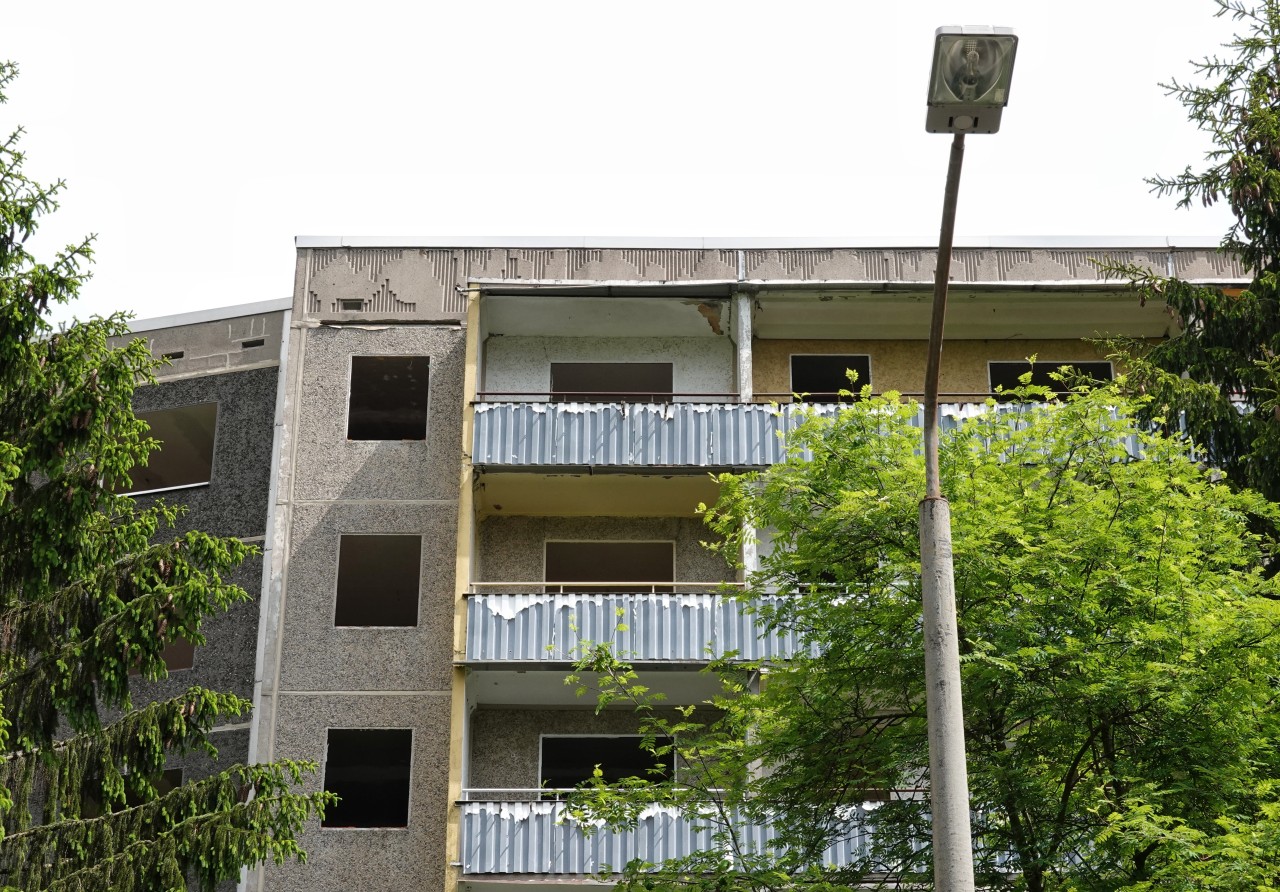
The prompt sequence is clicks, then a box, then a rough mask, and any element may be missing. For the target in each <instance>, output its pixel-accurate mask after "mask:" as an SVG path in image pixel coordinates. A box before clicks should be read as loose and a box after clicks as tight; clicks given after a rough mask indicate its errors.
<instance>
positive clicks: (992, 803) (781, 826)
mask: <svg viewBox="0 0 1280 892" xmlns="http://www.w3.org/2000/svg"><path fill="white" fill-rule="evenodd" d="M1133 409H1134V407H1133V405H1132V404H1130V403H1129V402H1128V401H1126V400H1125V399H1124V398H1122V397H1120V396H1119V395H1118V394H1116V393H1115V392H1113V391H1109V390H1100V391H1095V392H1093V393H1089V394H1083V393H1082V394H1080V395H1078V396H1076V397H1075V398H1073V399H1070V400H1067V401H1065V402H1058V401H1050V402H1048V403H1046V404H1026V405H1015V406H1011V407H1002V408H1000V409H999V410H997V408H996V407H995V406H992V407H991V409H990V411H988V412H987V413H986V414H984V415H982V416H981V417H978V418H974V419H971V420H969V421H967V422H966V423H965V424H964V426H963V427H962V428H961V429H960V430H958V431H956V432H954V433H952V434H951V435H949V436H948V437H947V438H946V439H945V441H944V443H943V451H942V459H941V460H942V473H943V484H944V491H945V492H947V493H948V494H949V496H950V499H951V505H952V510H953V524H954V551H955V568H956V595H957V602H958V609H959V623H960V636H961V640H962V643H963V644H962V663H963V668H962V671H963V684H964V696H965V726H966V737H967V741H968V756H969V771H970V784H971V788H972V797H973V800H972V801H973V808H974V823H973V832H974V842H975V846H976V850H977V859H976V864H977V870H978V873H979V885H980V886H985V887H987V888H1015V889H1024V890H1029V892H1042V890H1067V889H1070V890H1080V892H1085V890H1120V889H1127V890H1139V889H1153V890H1154V889H1183V888H1185V889H1237V888H1238V889H1242V890H1243V889H1269V888H1275V887H1276V885H1277V884H1280V868H1277V865H1278V864H1280V848H1277V841H1278V836H1277V827H1278V825H1277V822H1276V817H1277V809H1278V808H1280V806H1278V805H1277V798H1276V796H1275V787H1274V785H1275V784H1276V782H1277V781H1278V780H1280V752H1277V748H1276V746H1275V741H1276V739H1277V735H1278V734H1280V710H1277V705H1276V702H1275V701H1276V696H1277V679H1280V601H1278V600H1277V597H1280V581H1278V580H1276V579H1273V578H1268V577H1267V576H1266V574H1264V573H1263V572H1261V571H1260V569H1259V567H1260V566H1261V565H1262V563H1263V561H1264V559H1265V558H1266V557H1267V556H1268V555H1269V554H1270V553H1271V549H1272V547H1273V544H1274V543H1272V542H1270V541H1265V540H1264V539H1263V538H1261V537H1260V536H1259V535H1258V534H1257V533H1255V532H1252V531H1251V528H1250V519H1251V518H1254V517H1263V518H1266V519H1269V520H1271V521H1273V522H1274V521H1275V520H1276V519H1277V514H1278V509H1277V507H1276V506H1274V505H1272V504H1270V503H1268V502H1267V501H1266V500H1265V499H1263V498H1262V497H1261V496H1259V495H1257V494H1255V493H1252V492H1250V491H1247V490H1233V489H1231V488H1229V487H1227V486H1226V485H1225V484H1224V483H1222V482H1221V481H1220V480H1218V479H1217V475H1215V473H1214V472H1211V471H1209V470H1206V469H1205V468H1204V467H1203V466H1202V465H1201V464H1199V463H1197V462H1196V461H1195V460H1193V458H1192V457H1191V456H1190V455H1189V454H1188V453H1189V446H1188V444H1187V443H1186V442H1185V441H1182V440H1178V439H1167V438H1164V437H1162V436H1159V435H1157V434H1153V433H1148V432H1147V431H1148V429H1149V428H1148V427H1147V426H1145V425H1143V424H1140V423H1138V422H1136V421H1135V418H1134V413H1133ZM917 411H918V409H917V407H916V406H914V405H910V404H908V405H900V404H899V403H898V402H897V401H896V400H894V399H893V398H892V395H891V396H890V398H888V399H883V400H882V399H868V400H864V401H863V402H860V403H856V404H854V405H851V406H849V407H847V408H842V409H841V411H840V414H839V416H838V417H837V418H835V419H822V418H813V419H812V420H810V421H808V422H807V423H806V424H805V425H804V426H803V427H802V428H801V429H800V430H799V431H798V432H797V433H796V434H795V435H794V437H793V438H792V440H791V442H790V447H791V450H792V454H791V457H790V458H788V460H787V461H786V462H784V463H782V464H779V465H777V466H775V467H772V468H770V469H769V470H767V471H764V472H762V473H757V474H747V475H743V476H733V475H727V476H724V477H722V478H721V482H722V487H723V489H722V498H721V500H720V502H719V504H718V505H717V506H716V507H715V508H714V509H713V510H711V511H710V513H709V521H710V524H711V526H712V527H713V528H714V529H715V530H716V532H718V533H719V534H721V535H722V536H723V537H724V545H723V548H724V550H725V554H726V556H728V557H729V558H730V559H732V558H733V556H734V555H736V554H737V553H738V549H739V547H740V546H741V544H742V541H743V538H744V536H747V535H750V533H749V531H750V530H752V529H755V530H769V531H770V533H771V539H772V549H771V550H770V551H769V553H768V554H767V555H766V556H764V557H763V558H762V559H761V566H760V569H759V571H758V572H756V573H754V574H752V575H751V577H750V580H749V586H748V594H749V595H750V596H752V597H755V598H760V599H766V600H765V601H764V603H766V604H768V605H769V606H767V607H766V608H765V609H763V610H762V611H761V620H762V622H763V623H764V624H765V625H766V626H768V627H770V628H773V629H777V630H781V631H793V632H796V633H798V634H799V636H800V637H801V639H802V640H803V642H804V644H805V645H806V647H804V648H802V649H801V651H800V652H799V653H798V654H796V655H795V656H794V657H793V658H792V659H789V660H787V661H785V662H781V663H778V664H776V665H772V666H767V667H757V668H759V669H761V670H763V671H764V672H765V673H766V674H765V675H764V680H765V683H764V684H763V686H762V688H761V689H759V690H752V689H747V688H745V687H744V686H743V685H742V684H741V681H740V675H739V673H740V672H741V671H742V670H741V667H737V668H735V669H733V671H731V672H727V674H726V683H727V684H728V685H730V686H731V687H733V686H736V687H737V690H730V691H728V692H726V695H725V696H723V697H721V698H719V699H718V700H717V701H716V703H715V704H714V705H715V707H716V709H717V710H721V711H723V714H722V715H721V716H719V717H714V716H715V713H713V717H712V718H710V719H707V720H705V721H701V722H699V721H698V720H697V719H698V716H699V715H700V714H701V710H699V711H695V712H694V713H692V714H691V715H689V716H687V717H686V718H685V719H684V720H683V721H682V722H680V723H679V725H678V726H677V727H675V728H674V729H673V728H671V727H670V723H669V722H664V721H662V720H661V718H660V713H657V712H655V711H647V710H648V708H649V707H650V706H651V703H650V702H649V698H648V694H647V692H645V691H644V689H643V686H642V685H641V682H640V680H639V679H637V678H636V676H635V675H634V673H633V672H632V671H631V670H630V669H629V668H628V667H626V666H625V665H623V664H621V663H619V662H618V660H617V659H616V655H614V654H611V653H609V652H608V650H607V649H604V648H597V649H596V650H595V651H594V652H593V653H591V654H590V655H589V657H588V659H587V660H585V661H584V662H583V664H582V668H584V669H592V670H596V671H600V672H602V673H603V678H604V682H603V698H604V700H605V701H610V702H611V701H616V700H617V699H618V698H619V697H622V698H631V699H633V700H635V701H636V702H637V704H638V705H640V706H641V707H642V710H645V712H644V714H645V715H646V716H647V718H646V719H645V725H646V727H645V730H646V733H648V734H650V735H652V736H653V739H654V740H655V741H656V740H660V739H662V738H663V737H665V736H669V735H671V734H673V733H674V736H675V737H676V740H677V748H678V750H679V754H680V756H681V758H682V761H683V763H684V767H683V769H682V770H681V771H680V772H679V773H678V781H679V783H678V784H676V785H674V786H673V785H672V784H670V783H648V784H646V783H643V782H639V781H633V782H632V783H630V784H629V785H628V787H627V788H626V789H625V790H623V791H621V792H620V793H619V792H618V791H612V790H610V789H609V788H608V786H607V785H605V784H603V783H599V782H597V783H596V784H594V785H593V786H592V787H591V788H590V789H588V790H586V791H584V792H583V793H582V794H581V795H580V797H579V799H578V800H577V807H578V808H579V809H580V812H579V814H580V815H581V816H582V817H591V818H603V819H605V820H607V821H611V822H618V823H625V822H626V820H627V819H628V818H629V817H632V816H634V814H635V810H636V809H637V808H642V807H643V806H644V805H646V804H648V803H650V802H663V803H669V804H674V805H676V806H678V807H680V808H682V809H685V810H687V811H691V812H695V813H699V814H703V815H705V820H706V821H707V822H708V824H709V825H710V826H712V827H714V828H715V829H716V830H717V832H718V833H719V839H720V844H719V845H718V846H716V847H715V848H714V850H713V851H706V852H701V853H698V854H696V855H694V856H691V857H689V858H686V859H680V860H677V861H673V862H670V863H667V864H663V865H657V866H651V865H643V864H632V865H630V866H629V867H628V869H627V874H626V879H625V882H624V888H627V889H672V888H690V889H707V890H711V889H716V890H729V889H732V890H739V889H741V890H763V889H778V890H781V889H794V888H808V889H814V890H818V889H821V890H826V889H831V888H841V887H846V886H851V885H853V884H857V883H864V882H869V881H873V880H875V878H876V877H884V876H886V875H887V876H889V877H892V878H896V879H904V880H906V881H908V882H910V883H917V882H919V883H923V884H925V886H927V885H928V883H929V880H930V876H929V874H930V869H931V853H930V849H929V844H930V843H929V828H928V823H927V814H928V804H927V801H926V796H925V793H924V791H926V790H927V788H928V756H927V744H926V739H925V727H924V722H925V714H924V700H925V697H924V689H923V685H924V673H923V642H922V641H921V630H920V607H919V603H920V592H919V573H920V565H919V545H918V528H917V511H918V500H919V494H920V493H921V492H922V491H923V469H922V465H921V460H920V458H919V457H918V456H917V455H916V450H917V449H918V444H919V429H918V428H916V427H913V426H912V425H911V423H910V422H911V419H912V418H913V416H914V415H915V414H916V412H917ZM1139 455H1140V456H1141V458H1138V457H1137V456H1139ZM727 668H728V667H726V669H727ZM637 690H638V693H637ZM718 790H720V791H723V792H716V791H718ZM868 801H870V802H873V803H874V802H878V803H879V804H878V806H877V807H874V808H873V809H871V810H870V811H868V812H867V813H866V815H865V818H864V819H865V820H866V821H868V822H869V823H870V824H871V826H872V827H873V829H874V836H873V840H874V841H873V843H872V845H871V846H870V848H869V849H868V850H867V851H865V852H863V857H862V858H861V860H860V861H858V862H857V863H855V864H853V865H852V866H851V867H849V868H848V869H840V870H835V869H830V868H829V867H828V866H827V865H826V864H825V863H824V856H823V850H824V849H825V848H826V847H827V846H828V845H829V844H830V843H831V842H832V840H833V839H837V838H838V837H839V836H840V835H841V834H842V833H847V832H848V827H849V823H850V821H851V820H852V819H853V818H855V817H856V816H857V815H858V814H859V812H858V806H859V805H860V804H861V803H864V802H868ZM735 818H736V819H737V821H738V822H739V823H738V824H737V825H735ZM743 821H746V822H766V821H767V822H770V823H771V824H772V825H773V827H774V828H775V830H776V834H777V835H776V841H775V844H774V846H773V847H772V848H771V849H768V850H760V849H759V848H757V847H753V845H752V844H751V843H750V842H749V840H750V837H749V836H745V835H742V834H741V833H739V832H738V830H739V829H740V827H741V826H742V823H741V822H743ZM1228 876H1230V877H1232V878H1233V879H1232V881H1231V883H1230V884H1229V883H1228V882H1227V881H1226V879H1225V878H1227V877H1228Z"/></svg>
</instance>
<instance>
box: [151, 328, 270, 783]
mask: <svg viewBox="0 0 1280 892" xmlns="http://www.w3.org/2000/svg"><path fill="white" fill-rule="evenodd" d="M167 331H170V332H173V333H174V336H175V337H178V336H179V334H180V331H179V330H167ZM278 346H279V344H278V341H277V349H278ZM277 374H278V370H277V368H276V367H274V366H271V367H264V368H255V369H247V370H242V371H232V372H227V373H225V374H216V375H215V374H210V375H201V376H198V377H186V378H182V379H176V380H166V381H162V382H160V383H158V384H155V385H150V386H147V387H143V388H140V389H139V390H138V391H137V393H136V395H135V398H134V408H135V410H136V411H139V412H146V411H151V410H155V409H163V408H170V407H174V406H183V405H188V404H191V403H202V402H216V403H217V404H218V423H217V432H216V437H215V441H214V453H213V469H212V475H211V477H210V481H209V483H208V485H205V486H198V487H191V488H187V489H180V490H173V491H171V492H167V493H163V494H161V495H157V496H141V497H139V498H138V502H139V504H141V505H147V504H151V503H153V502H155V501H156V500H157V499H163V500H164V501H165V502H166V503H168V504H180V505H185V506H186V508H187V511H186V513H185V514H184V515H183V516H182V517H180V518H179V520H178V523H177V526H176V528H175V529H174V530H171V531H168V533H163V532H162V534H161V535H176V534H178V533H181V532H183V531H186V530H202V531H204V532H206V533H210V534H212V535H216V536H234V537H237V538H240V539H244V540H248V541H249V542H250V543H251V544H253V545H254V546H255V547H259V548H260V547H261V543H262V537H263V534H264V532H265V530H266V524H267V502H268V496H267V493H268V486H269V484H270V475H271V441H272V429H273V424H272V423H273V419H274V412H275V400H276V381H277ZM262 572H263V561H262V556H261V555H260V554H259V555H254V556H252V557H250V558H249V559H248V560H246V561H245V562H244V563H243V564H242V565H241V566H240V567H238V568H237V569H236V570H235V571H234V572H233V573H232V574H231V576H230V577H229V581H231V582H233V583H234V584H236V585H238V586H240V587H241V588H242V589H244V591H245V593H246V595H247V598H246V600H244V601H241V602H239V603H237V604H235V605H233V606H232V607H231V609H229V610H228V611H227V612H225V613H220V614H214V615H212V616H210V617H208V618H207V619H206V620H205V622H204V625H203V626H202V631H203V633H204V635H205V637H206V639H207V643H206V644H204V645H201V646H199V647H197V648H196V650H195V656H194V659H193V665H192V668H191V669H184V670H178V671H174V672H171V673H170V675H169V677H168V678H167V679H163V680H159V681H148V680H145V679H142V678H137V679H136V680H135V681H134V683H133V684H132V685H131V687H132V688H133V691H134V699H135V701H136V702H139V703H141V702H147V701H151V700H160V699H166V698H169V697H173V696H176V695H178V694H180V693H181V692H183V691H185V690H186V689H187V688H189V687H190V686H192V685H193V684H199V685H201V686H204V687H207V688H210V689H213V690H216V691H223V692H227V693H232V694H235V695H236V696H239V697H243V698H245V699H246V700H247V699H250V698H251V697H252V695H253V675H254V659H255V655H256V648H257V637H258V604H259V597H260V594H261V591H262ZM248 721H249V717H248V716H247V715H245V716H242V717H239V718H234V717H230V718H228V719H226V720H225V724H230V725H242V726H247V723H248ZM235 741H236V742H235V743H234V746H233V748H232V749H231V751H229V752H228V753H227V754H226V755H224V761H226V763H227V764H231V763H232V762H235V761H243V760H244V759H245V757H246V752H247V750H246V741H245V740H243V739H241V738H239V737H237V738H235ZM228 760H229V761H228Z"/></svg>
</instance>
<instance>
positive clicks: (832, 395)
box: [791, 354, 871, 403]
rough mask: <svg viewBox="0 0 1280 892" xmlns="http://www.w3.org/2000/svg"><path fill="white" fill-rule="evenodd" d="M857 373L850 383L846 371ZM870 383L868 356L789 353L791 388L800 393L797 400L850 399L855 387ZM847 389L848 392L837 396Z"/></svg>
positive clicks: (831, 401) (842, 400)
mask: <svg viewBox="0 0 1280 892" xmlns="http://www.w3.org/2000/svg"><path fill="white" fill-rule="evenodd" d="M850 371H853V372H855V373H857V376H858V377H857V379H856V380H855V381H853V382H852V383H850V381H849V372H850ZM870 383H871V357H870V356H857V355H838V354H826V355H809V356H795V355H793V356H792V357H791V392H792V393H796V394H801V396H800V397H799V399H800V401H801V402H805V403H835V402H846V403H847V402H852V401H853V400H856V399H857V398H858V391H860V390H862V388H863V387H866V386H867V385H868V384H870ZM841 390H848V391H850V392H851V393H852V394H853V395H852V396H841V395H840V391H841Z"/></svg>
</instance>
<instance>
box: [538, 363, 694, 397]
mask: <svg viewBox="0 0 1280 892" xmlns="http://www.w3.org/2000/svg"><path fill="white" fill-rule="evenodd" d="M674 374H675V373H674V370H673V366H672V364H671V363H669V362H553V363H551V399H552V401H553V402H572V401H582V402H602V403H615V402H622V403H669V402H671V394H672V392H673V391H674V385H673V383H672V382H673V380H674Z"/></svg>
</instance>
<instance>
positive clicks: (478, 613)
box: [466, 582, 800, 665]
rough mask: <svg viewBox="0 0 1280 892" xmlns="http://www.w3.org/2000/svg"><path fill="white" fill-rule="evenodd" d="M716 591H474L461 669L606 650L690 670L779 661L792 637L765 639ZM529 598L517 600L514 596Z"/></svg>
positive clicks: (709, 586) (690, 587)
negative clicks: (719, 663)
mask: <svg viewBox="0 0 1280 892" xmlns="http://www.w3.org/2000/svg"><path fill="white" fill-rule="evenodd" d="M721 585H722V584H721V583H695V584H690V583H679V582H676V583H665V584H662V585H661V588H663V589H666V591H659V590H657V589H658V588H659V586H657V585H654V586H647V588H649V591H630V592H607V593H590V594H587V593H572V592H559V591H555V590H554V588H555V587H554V586H548V585H547V584H546V583H509V582H499V583H478V584H477V585H476V588H478V589H481V591H476V592H475V593H473V594H472V595H470V596H469V597H468V599H467V649H466V661H467V662H468V663H471V664H495V663H507V662H527V663H566V662H572V661H574V660H576V659H578V658H579V657H580V656H582V654H583V650H584V648H585V647H587V646H590V644H597V643H608V644H610V645H611V646H612V647H613V649H614V652H615V653H616V654H617V655H618V656H620V657H622V658H623V659H626V660H628V661H631V662H654V663H669V664H673V665H675V664H681V663H694V662H706V661H707V660H708V659H713V658H719V657H724V656H725V655H726V654H730V653H736V655H737V656H738V657H740V658H741V659H744V660H773V659H784V658H786V657H788V656H790V655H792V654H794V653H796V651H797V650H798V649H799V646H800V645H799V640H798V637H797V636H796V635H795V633H779V632H764V631H762V630H761V629H760V628H759V620H758V618H757V616H756V615H755V612H754V608H755V607H758V606H761V605H763V604H765V603H767V602H768V601H769V600H770V599H757V600H756V601H755V602H754V604H752V603H748V602H745V601H742V600H739V599H737V598H735V597H732V596H731V595H722V594H718V593H716V592H715V591H714V589H716V588H717V587H719V586H721ZM521 591H523V592H530V593H529V594H516V593H513V592H521Z"/></svg>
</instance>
